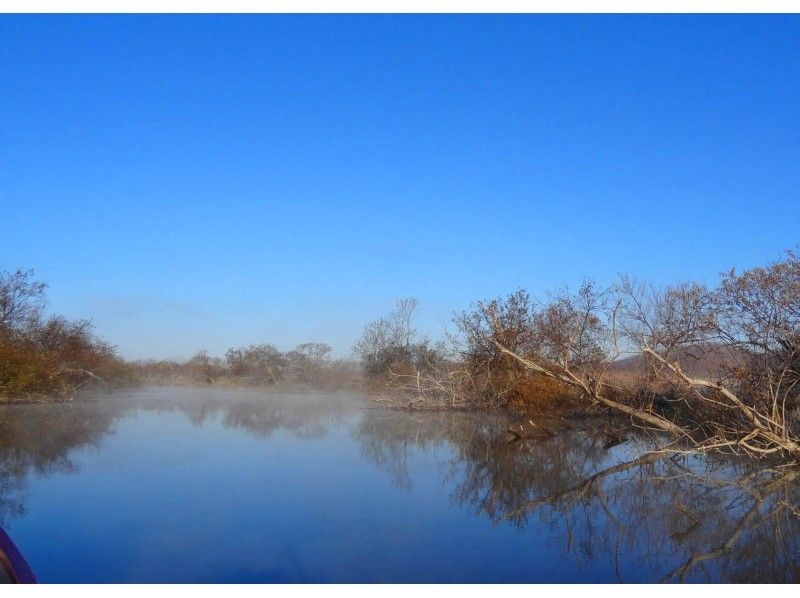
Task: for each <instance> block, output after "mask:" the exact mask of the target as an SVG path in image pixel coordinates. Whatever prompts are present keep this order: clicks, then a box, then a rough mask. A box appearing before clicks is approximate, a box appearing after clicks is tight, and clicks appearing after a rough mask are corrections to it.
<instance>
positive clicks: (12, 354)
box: [0, 270, 126, 400]
mask: <svg viewBox="0 0 800 598" xmlns="http://www.w3.org/2000/svg"><path fill="white" fill-rule="evenodd" d="M45 289H46V285H45V284H43V283H40V282H37V281H35V280H33V278H32V272H30V271H25V270H16V271H13V272H0V400H9V399H13V398H19V397H25V398H29V399H30V398H34V397H42V396H65V395H70V394H72V393H74V392H75V391H77V390H78V389H80V388H83V387H85V386H86V385H88V384H90V383H93V382H103V381H117V380H120V379H122V378H124V377H125V375H126V366H125V365H124V363H123V362H122V361H121V360H120V359H119V358H118V357H117V355H116V353H115V351H114V348H113V347H112V346H110V345H109V344H107V343H105V342H104V341H102V340H100V339H98V338H97V337H95V336H94V334H93V333H92V327H91V323H90V322H88V321H86V320H77V321H71V320H68V319H66V318H64V317H62V316H50V317H47V318H46V317H44V315H43V310H44V306H45V297H44V291H45Z"/></svg>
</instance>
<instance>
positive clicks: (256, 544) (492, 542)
mask: <svg viewBox="0 0 800 598" xmlns="http://www.w3.org/2000/svg"><path fill="white" fill-rule="evenodd" d="M507 424H508V420H507V419H506V417H505V416H503V415H487V414H477V413H438V414H434V413H407V412H402V411H390V410H387V409H382V408H376V407H375V406H374V405H372V404H370V403H368V402H366V401H364V400H363V399H360V398H358V397H355V396H350V395H346V394H305V395H304V394H294V395H292V394H264V393H258V392H248V391H239V390H195V389H175V388H152V389H141V390H136V391H129V392H124V393H117V394H114V395H112V396H109V397H101V398H97V399H93V400H89V401H79V402H72V403H60V404H39V405H6V406H0V522H1V523H2V525H3V527H4V528H5V529H6V531H7V532H8V533H9V535H11V537H12V538H13V539H14V541H15V542H16V543H17V545H18V546H19V548H20V550H21V551H22V553H23V554H24V555H25V556H26V558H27V559H28V561H29V562H30V565H31V567H32V568H33V570H34V572H35V573H36V575H37V576H38V578H39V579H40V581H44V582H523V581H524V582H607V581H625V582H642V581H647V582H650V581H662V580H663V581H681V580H683V581H798V580H800V540H798V530H799V528H800V525H798V523H800V517H798V510H797V505H798V504H799V503H800V501H799V500H798V497H799V495H800V492H798V480H797V479H796V474H795V473H794V471H793V470H790V469H787V468H780V467H772V468H767V467H766V466H764V465H763V464H762V465H761V466H759V468H753V467H745V466H744V465H743V464H741V463H738V462H736V461H735V460H732V459H730V458H723V457H721V456H719V457H709V458H704V459H699V458H696V457H689V456H672V458H654V457H652V456H649V457H646V458H644V459H642V458H641V456H642V455H643V454H644V452H645V451H646V450H647V449H648V448H652V446H651V445H649V444H648V442H649V441H645V440H643V439H637V438H629V439H628V440H627V441H626V442H624V443H622V444H619V445H616V446H613V447H609V448H604V446H608V444H609V442H608V437H607V436H606V435H605V434H604V432H603V430H604V429H605V426H606V425H607V423H606V422H602V421H600V420H585V421H580V422H573V423H571V424H570V425H569V426H567V427H564V428H562V429H561V430H560V431H559V433H558V435H557V436H556V437H554V438H550V439H545V440H541V439H540V440H527V441H523V442H508V437H507V436H506V435H505V434H504V433H503V430H504V429H505V427H506V426H507Z"/></svg>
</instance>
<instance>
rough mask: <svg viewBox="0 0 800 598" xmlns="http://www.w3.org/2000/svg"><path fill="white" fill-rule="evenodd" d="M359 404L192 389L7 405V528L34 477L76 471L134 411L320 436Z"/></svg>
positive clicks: (2, 472)
mask: <svg viewBox="0 0 800 598" xmlns="http://www.w3.org/2000/svg"><path fill="white" fill-rule="evenodd" d="M358 409H359V407H358V403H357V402H356V400H355V399H354V398H353V397H352V396H348V395H346V394H341V395H338V394H327V395H325V394H318V395H304V396H298V395H291V394H280V393H275V394H266V393H263V392H255V391H253V392H248V391H237V390H231V391H227V392H226V391H206V390H194V389H185V388H174V389H173V388H157V389H138V390H135V391H130V392H119V393H116V394H115V395H112V396H102V397H95V398H92V399H86V400H77V401H73V402H63V403H46V404H45V403H42V404H30V405H3V406H0V525H4V524H6V523H7V520H8V519H9V518H13V517H17V516H20V515H22V514H24V513H25V492H26V486H27V484H26V482H27V479H28V477H29V476H30V475H31V474H50V473H63V472H73V471H76V465H75V462H74V451H75V450H77V449H80V448H82V447H88V446H97V447H99V446H101V445H102V443H103V441H104V439H105V438H106V436H107V435H108V434H110V433H112V431H113V428H114V423H115V422H116V421H117V420H119V419H120V418H122V417H125V416H126V415H129V414H132V413H134V412H145V413H147V412H151V413H152V412H155V413H162V412H175V413H179V414H181V415H182V416H185V417H186V418H187V419H188V420H189V421H190V422H191V423H192V424H193V425H195V426H202V425H203V424H204V423H206V422H207V421H208V420H209V419H210V418H219V419H220V421H221V423H222V425H223V426H225V427H227V428H233V429H239V430H243V431H244V432H246V433H247V434H250V435H253V436H256V437H259V438H266V437H269V436H270V435H272V434H274V433H276V432H277V431H279V430H287V431H288V432H289V433H291V434H292V435H294V436H296V437H299V438H320V437H323V436H325V435H326V434H328V432H329V430H330V428H331V426H332V425H334V424H335V423H336V422H338V421H340V420H341V418H343V417H344V416H345V415H346V414H347V413H353V412H356V413H357V412H358Z"/></svg>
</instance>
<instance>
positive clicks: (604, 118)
mask: <svg viewBox="0 0 800 598" xmlns="http://www.w3.org/2000/svg"><path fill="white" fill-rule="evenodd" d="M0 208H2V209H1V211H0V267H2V268H10V267H17V266H22V267H29V268H34V269H35V271H36V273H37V275H38V277H39V278H40V279H42V280H44V281H46V282H48V283H49V284H50V290H49V297H50V305H51V308H52V309H53V310H54V311H57V312H61V313H65V314H67V315H69V316H72V317H91V318H93V320H94V322H95V325H96V328H97V331H98V332H99V333H100V334H101V335H102V336H104V337H106V338H107V339H109V340H110V341H111V342H113V343H114V344H116V345H118V347H119V350H120V352H121V353H122V354H123V355H125V356H127V357H145V356H152V357H187V356H189V355H191V354H192V353H193V352H194V351H195V350H197V349H203V348H205V349H207V350H209V351H210V352H211V353H212V354H218V355H220V354H222V353H223V352H224V350H225V348H226V347H228V346H231V345H239V344H247V343H255V342H271V343H274V344H276V345H277V346H279V347H281V348H290V347H291V346H293V345H294V344H296V343H298V342H302V341H306V340H322V341H328V342H330V343H331V344H332V345H333V346H334V347H335V349H336V350H337V352H338V353H339V354H340V355H341V354H346V353H347V352H348V351H349V348H350V346H351V344H352V341H353V339H354V338H355V337H356V336H357V334H358V332H359V330H360V327H361V325H362V324H363V323H364V322H365V321H366V320H369V319H372V318H374V317H376V316H378V315H379V314H381V313H382V312H384V311H386V310H387V309H388V308H389V307H390V306H391V303H392V300H393V299H394V298H396V297H400V296H409V295H412V296H416V297H418V298H419V300H420V302H421V304H422V312H421V319H420V322H419V324H420V328H422V329H423V330H426V331H428V332H430V333H431V334H432V335H434V336H436V335H437V334H439V333H440V332H441V330H442V328H443V326H444V325H445V324H446V323H447V322H448V320H449V317H450V314H451V312H452V311H453V310H457V309H461V308H463V307H466V306H467V305H468V304H469V303H470V302H471V301H472V300H475V299H481V298H487V297H493V296H496V295H498V294H501V293H507V292H509V291H512V290H513V289H515V288H517V287H519V286H524V287H527V288H528V289H530V290H531V291H532V292H539V291H541V290H543V289H546V288H548V287H553V286H558V285H562V284H568V285H575V284H577V283H579V282H580V280H581V279H582V278H583V277H584V276H589V277H594V278H596V279H598V280H599V281H601V282H610V281H612V280H613V279H614V277H615V275H616V273H617V272H621V271H625V272H630V273H633V274H635V275H637V276H640V277H645V278H649V279H652V280H654V281H656V282H666V281H671V280H676V279H679V278H696V279H700V280H705V281H712V280H714V279H715V277H716V275H717V273H718V272H720V271H721V270H723V269H726V268H729V267H731V266H738V267H740V268H741V267H750V266H753V265H756V264H759V263H762V262H765V261H766V260H769V259H772V258H776V257H778V256H780V254H781V252H782V251H783V250H784V249H787V248H789V247H792V246H794V245H796V244H797V243H798V241H800V234H799V231H800V19H799V18H798V17H780V16H778V17H703V16H694V17H672V16H667V17H659V16H652V17H611V16H582V17H558V16H556V17H548V16H545V17H485V16H472V17H459V16H425V17H414V16H402V17H386V16H379V17H347V16H320V17H297V16H286V17H283V16H280V17H252V16H250V17H219V16H199V17H184V16H181V17H162V16H155V17H139V16H136V17H125V16H118V17H91V16H88V17H87V16H74V17H20V16H2V17H0Z"/></svg>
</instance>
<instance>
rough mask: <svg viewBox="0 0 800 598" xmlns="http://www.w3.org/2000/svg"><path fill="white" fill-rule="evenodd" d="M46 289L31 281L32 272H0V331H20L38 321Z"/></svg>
mask: <svg viewBox="0 0 800 598" xmlns="http://www.w3.org/2000/svg"><path fill="white" fill-rule="evenodd" d="M46 288H47V285H46V284H44V283H43V282H37V281H35V280H33V270H22V269H17V270H14V271H10V272H2V271H0V329H3V328H4V329H6V330H13V329H20V328H24V327H26V326H28V325H29V324H31V323H32V322H35V321H36V320H38V319H39V317H40V316H41V313H42V310H43V309H44V305H45V297H44V291H45V289H46Z"/></svg>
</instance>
